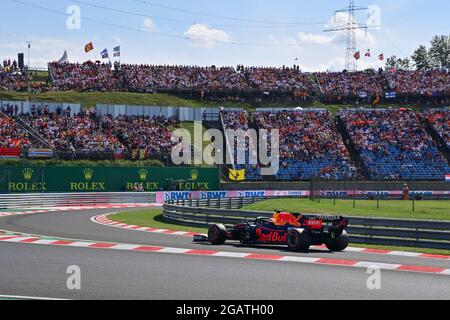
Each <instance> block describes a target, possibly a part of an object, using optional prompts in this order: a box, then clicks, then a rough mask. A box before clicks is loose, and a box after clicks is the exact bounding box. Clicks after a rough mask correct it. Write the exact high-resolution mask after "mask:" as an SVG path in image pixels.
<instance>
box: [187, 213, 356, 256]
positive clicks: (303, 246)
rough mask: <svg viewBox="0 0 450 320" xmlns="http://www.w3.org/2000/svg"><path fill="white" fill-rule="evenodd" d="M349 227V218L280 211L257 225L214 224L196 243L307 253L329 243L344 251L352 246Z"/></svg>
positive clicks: (257, 220) (334, 248)
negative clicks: (275, 247) (279, 247)
mask: <svg viewBox="0 0 450 320" xmlns="http://www.w3.org/2000/svg"><path fill="white" fill-rule="evenodd" d="M347 226H348V219H347V218H344V217H341V216H317V215H302V214H299V213H288V212H281V211H276V212H275V214H274V215H273V217H272V218H265V217H261V218H257V219H256V220H255V222H253V223H250V222H248V221H245V223H241V224H236V225H235V226H234V227H232V228H227V227H225V226H224V225H221V224H215V225H212V226H211V227H210V228H209V230H208V235H207V236H206V235H205V236H202V235H197V236H194V241H195V242H210V243H211V244H213V245H223V244H225V242H226V241H227V240H233V241H240V242H241V243H242V244H245V245H258V244H273V245H287V246H288V248H289V249H291V250H293V251H306V250H308V249H309V247H310V246H312V245H322V244H325V245H326V247H327V248H328V249H329V250H331V251H343V250H345V249H346V248H347V246H348V243H349V238H348V235H347V232H346V231H345V229H346V228H347Z"/></svg>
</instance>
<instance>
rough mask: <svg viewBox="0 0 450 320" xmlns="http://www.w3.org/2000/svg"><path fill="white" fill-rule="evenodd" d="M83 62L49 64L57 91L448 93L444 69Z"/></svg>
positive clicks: (334, 95)
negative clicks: (324, 69)
mask: <svg viewBox="0 0 450 320" xmlns="http://www.w3.org/2000/svg"><path fill="white" fill-rule="evenodd" d="M114 69H115V70H114V71H113V68H112V66H111V64H101V63H93V62H86V63H83V64H70V63H58V62H53V63H50V64H49V70H50V72H51V74H52V77H53V85H54V88H55V89H56V90H79V91H85V90H93V91H112V90H115V89H120V90H123V91H130V92H140V93H155V92H157V91H158V90H199V91H209V92H220V91H225V90H226V91H244V92H247V91H252V92H253V91H259V92H260V93H264V94H271V93H272V92H277V91H283V92H292V93H293V94H295V95H296V96H298V95H301V96H305V97H307V96H313V95H319V94H322V95H324V96H325V97H327V98H343V97H351V98H358V97H360V98H366V97H369V98H371V99H372V101H373V100H374V99H376V98H377V97H382V94H383V92H396V93H397V94H398V95H399V96H401V95H412V96H430V97H433V96H438V95H443V94H449V91H450V73H449V72H448V71H447V70H428V71H403V70H389V71H383V70H381V69H380V70H378V71H375V70H367V71H358V72H347V71H343V72H317V73H304V72H302V71H301V70H300V68H299V67H298V66H295V65H294V66H293V67H281V68H270V67H244V66H238V67H237V68H234V67H215V66H211V67H200V66H176V65H175V66H172V65H162V66H157V65H131V64H122V65H120V64H116V65H115V66H114Z"/></svg>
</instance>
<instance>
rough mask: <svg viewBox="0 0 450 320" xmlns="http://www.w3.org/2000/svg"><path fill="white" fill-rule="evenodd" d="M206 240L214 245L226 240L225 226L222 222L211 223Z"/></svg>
mask: <svg viewBox="0 0 450 320" xmlns="http://www.w3.org/2000/svg"><path fill="white" fill-rule="evenodd" d="M208 240H209V242H211V244H213V245H215V246H218V245H222V244H224V243H225V242H226V241H227V228H226V227H225V226H224V225H222V224H215V225H212V226H211V227H210V228H209V230H208Z"/></svg>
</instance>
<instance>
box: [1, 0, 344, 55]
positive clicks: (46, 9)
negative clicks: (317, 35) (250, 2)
mask: <svg viewBox="0 0 450 320" xmlns="http://www.w3.org/2000/svg"><path fill="white" fill-rule="evenodd" d="M9 1H11V2H14V3H17V4H21V5H23V6H27V7H31V8H35V9H39V10H42V11H46V12H50V13H53V14H58V15H62V16H65V17H67V16H68V15H67V13H66V12H62V11H58V10H54V9H51V8H47V7H42V6H39V5H36V4H32V3H28V2H24V1H20V0H9ZM83 20H84V21H87V22H91V23H95V24H101V25H105V26H110V27H115V28H119V29H124V30H128V31H137V32H145V33H150V34H153V35H156V36H161V37H166V38H173V39H183V40H195V41H203V42H214V43H220V44H226V45H235V46H252V47H298V46H307V45H314V44H316V43H314V42H311V43H298V44H293V43H277V44H275V43H256V42H236V41H223V40H211V39H189V38H187V37H185V36H182V35H178V34H169V33H163V32H157V31H152V30H147V29H145V28H135V27H128V26H124V25H120V24H116V23H111V22H106V21H100V20H96V19H92V18H86V17H83ZM332 42H341V41H332Z"/></svg>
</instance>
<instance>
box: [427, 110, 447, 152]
mask: <svg viewBox="0 0 450 320" xmlns="http://www.w3.org/2000/svg"><path fill="white" fill-rule="evenodd" d="M425 118H426V120H427V121H428V123H429V124H430V125H431V126H432V127H433V129H434V130H435V131H436V133H437V134H438V135H439V137H440V138H441V139H442V141H443V142H444V143H445V144H446V145H447V147H448V149H449V150H450V110H449V109H447V110H432V111H428V112H426V113H425Z"/></svg>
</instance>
